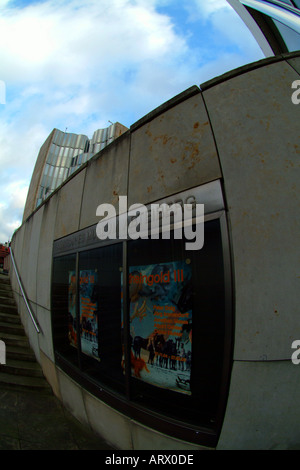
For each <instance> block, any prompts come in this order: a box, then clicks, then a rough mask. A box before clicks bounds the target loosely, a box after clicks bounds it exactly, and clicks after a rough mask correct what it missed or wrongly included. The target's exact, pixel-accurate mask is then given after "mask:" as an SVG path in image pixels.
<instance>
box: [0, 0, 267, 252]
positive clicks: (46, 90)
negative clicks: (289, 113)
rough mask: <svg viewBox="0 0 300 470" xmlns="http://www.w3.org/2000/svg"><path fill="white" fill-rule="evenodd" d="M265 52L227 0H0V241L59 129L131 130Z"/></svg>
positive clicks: (18, 217)
mask: <svg viewBox="0 0 300 470" xmlns="http://www.w3.org/2000/svg"><path fill="white" fill-rule="evenodd" d="M262 58H263V54H262V52H261V50H260V48H259V47H258V45H257V43H256V42H255V40H254V39H253V37H252V35H251V33H250V32H249V30H248V29H247V27H246V26H245V25H244V23H243V22H242V20H241V19H240V18H239V16H238V15H237V14H236V12H235V11H234V10H233V9H232V8H231V7H230V6H229V4H228V3H227V2H226V0H85V1H82V0H68V1H66V0H32V1H30V0H0V243H5V242H7V241H9V240H10V239H11V237H12V235H13V232H14V231H15V229H17V228H18V227H19V226H20V225H21V223H22V217H23V210H24V205H25V201H26V196H27V191H28V188H29V184H30V179H31V175H32V172H33V169H34V165H35V162H36V158H37V155H38V152H39V149H40V147H41V146H42V144H43V143H44V141H45V140H46V138H47V137H48V135H49V134H50V132H51V131H52V129H54V128H57V129H60V130H62V131H65V130H67V132H72V133H76V134H85V135H87V136H88V137H89V138H91V137H92V136H93V133H94V131H95V130H97V129H102V128H105V127H108V126H109V125H110V122H116V121H118V122H120V123H122V124H123V125H125V126H127V127H130V126H131V125H132V124H134V123H135V122H136V121H137V120H138V119H140V118H142V117H143V116H144V115H145V114H147V113H149V112H150V111H152V110H153V109H155V108H156V107H157V106H159V105H161V104H162V103H164V102H165V101H167V100H169V99H170V98H172V97H174V96H175V95H177V94H178V93H181V92H182V91H184V90H186V89H187V88H189V87H190V86H193V85H198V86H199V85H200V84H201V83H204V82H205V81H207V80H209V79H211V78H214V77H215V76H218V75H221V74H222V73H225V72H227V71H229V70H232V69H234V68H236V67H239V66H241V65H245V64H247V63H250V62H254V61H256V60H259V59H262Z"/></svg>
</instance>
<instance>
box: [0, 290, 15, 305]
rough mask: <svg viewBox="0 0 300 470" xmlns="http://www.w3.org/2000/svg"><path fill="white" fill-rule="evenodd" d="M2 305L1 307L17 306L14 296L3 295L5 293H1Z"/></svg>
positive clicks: (0, 301) (0, 300) (0, 302)
mask: <svg viewBox="0 0 300 470" xmlns="http://www.w3.org/2000/svg"><path fill="white" fill-rule="evenodd" d="M0 304H1V305H15V299H14V297H13V296H6V295H3V292H2V293H0Z"/></svg>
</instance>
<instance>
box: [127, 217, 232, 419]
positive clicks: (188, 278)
mask: <svg viewBox="0 0 300 470" xmlns="http://www.w3.org/2000/svg"><path fill="white" fill-rule="evenodd" d="M219 224H220V222H219V220H215V221H211V222H208V223H206V226H205V243H204V247H203V248H202V249H201V250H199V251H186V250H185V248H184V242H183V240H174V239H173V240H171V241H170V240H136V241H130V242H129V243H128V276H129V277H128V283H129V301H130V305H129V317H130V342H131V351H130V355H131V369H132V375H131V377H132V382H131V389H130V391H131V399H132V400H133V401H135V402H136V403H139V404H141V405H144V406H147V407H149V408H151V409H152V410H153V411H156V412H159V413H162V414H166V415H168V416H171V417H172V418H174V419H182V420H183V421H185V422H189V423H191V424H199V423H201V424H202V425H208V426H211V425H213V423H215V422H216V420H217V408H218V400H219V394H220V386H221V374H222V367H223V364H222V359H221V358H222V357H223V349H224V329H225V324H224V321H225V318H224V311H225V292H224V269H223V256H222V241H221V235H220V225H219Z"/></svg>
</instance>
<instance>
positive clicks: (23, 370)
mask: <svg viewBox="0 0 300 470" xmlns="http://www.w3.org/2000/svg"><path fill="white" fill-rule="evenodd" d="M2 369H3V372H5V373H6V374H14V375H21V376H26V377H44V375H43V371H42V368H41V366H40V365H39V364H38V363H37V362H36V361H34V362H33V361H22V360H18V359H11V358H7V359H6V364H3V366H2Z"/></svg>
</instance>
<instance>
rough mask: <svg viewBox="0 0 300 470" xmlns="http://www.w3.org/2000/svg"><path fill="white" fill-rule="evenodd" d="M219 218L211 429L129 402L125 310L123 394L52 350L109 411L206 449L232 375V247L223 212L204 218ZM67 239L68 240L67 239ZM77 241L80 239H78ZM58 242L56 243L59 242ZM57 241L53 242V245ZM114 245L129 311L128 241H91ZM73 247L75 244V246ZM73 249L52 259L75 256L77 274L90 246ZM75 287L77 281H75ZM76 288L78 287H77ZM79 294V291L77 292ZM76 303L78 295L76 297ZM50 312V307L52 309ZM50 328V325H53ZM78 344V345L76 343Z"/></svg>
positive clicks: (219, 423)
mask: <svg viewBox="0 0 300 470" xmlns="http://www.w3.org/2000/svg"><path fill="white" fill-rule="evenodd" d="M214 219H219V221H220V231H221V241H222V254H223V264H224V283H225V312H224V320H225V335H224V351H223V364H222V381H221V391H220V396H219V404H218V410H217V418H216V421H215V422H214V423H213V424H212V426H210V427H204V426H195V425H192V424H187V423H184V422H182V421H180V420H177V419H173V418H169V417H167V416H165V415H161V414H160V413H158V412H154V411H153V410H151V409H148V408H147V407H146V406H143V405H141V404H137V403H134V402H132V401H131V395H130V380H131V371H130V344H129V321H128V310H126V311H125V314H124V330H125V331H126V332H127V334H125V335H124V346H125V364H127V365H129V371H128V370H127V371H126V373H125V394H124V395H123V394H122V393H119V392H117V391H116V390H112V389H110V388H109V387H107V386H106V385H103V384H100V383H99V382H98V381H96V380H94V379H93V378H92V377H90V376H88V375H87V374H86V373H85V372H84V371H83V370H80V369H81V367H80V362H79V367H76V366H74V364H72V362H70V361H68V360H67V359H65V358H64V357H63V355H62V354H60V353H59V352H57V351H55V361H56V364H57V365H58V366H59V367H60V368H61V369H62V370H63V371H64V372H66V373H67V374H68V375H69V376H70V377H71V378H73V379H74V380H75V381H76V382H78V384H79V385H80V386H82V387H83V388H85V389H86V390H87V391H88V392H90V393H91V394H93V395H94V396H96V397H97V398H99V399H100V400H101V401H103V402H105V403H107V404H108V405H109V406H111V407H112V408H114V409H116V410H117V411H119V412H121V413H123V414H124V415H126V416H128V417H130V418H131V419H134V420H136V421H138V422H140V423H142V424H144V425H146V426H148V427H150V428H153V429H155V430H158V431H159V432H162V433H164V434H166V435H169V436H172V437H175V438H178V439H182V440H184V441H188V442H191V443H194V444H198V445H202V446H207V447H212V448H213V447H216V445H217V442H218V439H219V436H220V432H221V428H222V424H223V419H224V415H225V410H226V404H227V399H228V393H229V383H230V376H231V368H232V362H233V357H232V356H233V336H234V312H233V295H234V294H233V293H234V285H233V276H232V271H233V269H232V259H231V247H230V245H231V244H230V238H229V230H228V220H227V216H226V212H225V210H221V211H218V212H215V213H213V214H208V215H206V216H205V221H206V222H207V221H209V220H214ZM90 229H91V230H92V231H93V230H94V231H95V226H93V227H90ZM66 238H67V237H66ZM79 240H80V237H79ZM61 241H62V240H59V241H58V242H61ZM55 243H56V242H54V244H55ZM113 243H122V245H123V303H124V306H126V308H127V309H128V252H127V248H128V242H127V241H126V240H125V241H122V242H120V241H119V240H113V241H112V240H109V241H100V240H98V239H97V240H94V241H91V246H92V247H94V248H100V247H104V246H107V245H111V244H113ZM75 245H76V244H75ZM77 245H79V246H77V247H76V246H74V245H72V243H71V244H69V245H68V243H67V244H66V245H60V246H61V247H62V246H65V247H66V249H64V248H60V250H59V254H55V250H54V257H58V256H63V255H67V254H74V253H75V254H76V271H77V273H78V260H79V253H81V252H83V251H87V250H89V249H91V247H88V248H87V247H86V245H85V246H83V245H82V246H80V243H78V244H77ZM77 285H78V282H77ZM77 289H78V287H77ZM77 294H78V290H77ZM51 302H52V292H51ZM77 302H78V295H77ZM51 310H52V306H51ZM52 329H53V323H52ZM79 343H80V342H79ZM78 354H79V356H80V351H79V348H78Z"/></svg>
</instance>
